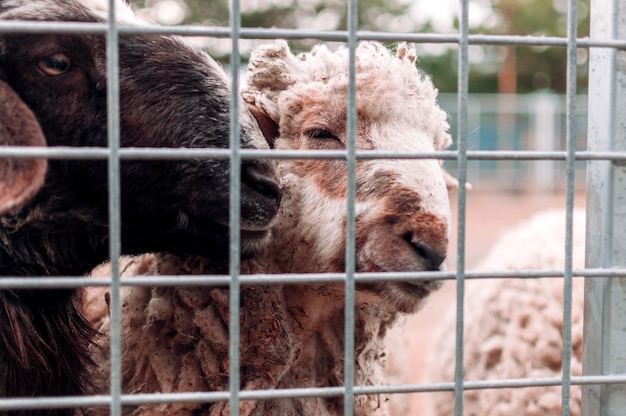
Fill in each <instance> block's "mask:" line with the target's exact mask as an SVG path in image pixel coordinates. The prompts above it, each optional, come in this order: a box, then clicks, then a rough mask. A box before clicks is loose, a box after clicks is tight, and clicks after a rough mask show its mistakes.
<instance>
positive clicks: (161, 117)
mask: <svg viewBox="0 0 626 416" xmlns="http://www.w3.org/2000/svg"><path fill="white" fill-rule="evenodd" d="M107 3H108V1H106V0H80V1H79V0H68V1H66V2H59V1H53V0H36V1H31V0H28V1H27V0H10V1H9V0H5V1H3V0H0V19H5V20H13V19H21V20H46V21H48V20H60V21H79V22H101V21H104V17H103V16H106V9H107V8H106V7H105V6H106V4H107ZM119 3H120V4H119V6H120V7H119V10H118V11H117V13H118V16H120V22H121V23H122V24H134V25H137V24H139V22H137V21H135V20H134V17H133V15H132V12H130V10H129V9H128V8H127V6H125V5H124V4H122V3H121V2H119ZM119 60H120V68H119V78H120V82H119V87H120V110H119V113H120V128H121V145H122V146H128V147H131V146H133V147H189V148H202V147H208V148H227V147H228V142H229V124H230V123H229V109H230V86H229V81H228V79H227V77H226V75H225V73H224V71H223V70H222V68H221V67H219V65H218V64H217V63H215V61H213V60H212V59H211V58H210V57H209V56H207V55H206V54H204V53H202V52H200V51H198V50H196V49H194V48H192V47H191V46H189V45H188V44H187V43H185V42H184V41H183V40H182V39H180V38H178V37H175V36H156V35H137V36H135V35H121V36H120V39H119ZM0 80H4V81H5V82H6V83H7V84H8V85H10V86H11V87H12V88H13V89H14V90H15V92H16V93H17V94H18V96H19V97H20V98H21V99H22V100H23V101H24V102H25V103H26V104H27V105H28V106H29V107H30V108H31V109H32V110H33V112H34V113H35V115H36V117H37V119H38V121H39V123H40V125H41V128H42V130H43V133H44V135H45V137H46V141H47V145H48V146H96V147H102V146H106V145H107V101H106V80H107V71H106V44H105V38H104V36H99V35H65V34H46V35H35V34H4V35H2V36H1V37H0ZM243 107H244V106H243V105H242V108H243ZM239 119H240V123H241V145H242V147H244V148H267V143H266V142H265V140H264V138H263V136H262V134H261V131H260V130H259V128H258V125H257V124H256V121H255V120H254V119H253V118H252V117H251V115H250V114H249V113H248V112H247V110H245V111H243V110H242V112H241V115H240V117H239ZM49 165H50V166H49V172H48V175H47V179H46V183H45V185H44V188H43V190H42V191H41V192H40V193H39V194H38V195H37V197H36V198H35V200H34V201H33V204H34V205H36V206H41V207H43V206H46V205H53V204H54V203H55V202H54V200H55V199H59V197H61V198H65V197H67V199H66V200H65V203H66V204H67V205H68V206H66V207H65V209H77V210H79V211H81V215H83V216H90V217H92V218H91V219H90V220H89V221H91V222H93V223H99V224H102V228H101V230H102V232H103V233H106V228H105V226H104V225H105V224H106V222H107V165H106V162H104V161H51V162H50V164H49ZM121 165H122V166H121V186H122V196H121V207H122V224H123V228H122V250H123V251H124V252H125V253H141V252H146V251H175V252H180V253H193V254H210V255H217V256H221V254H222V253H224V252H225V249H226V247H227V241H228V216H229V214H228V212H229V209H228V208H229V170H230V169H229V162H228V160H216V159H192V160H182V161H181V160H177V161H136V160H135V161H126V160H125V161H122V164H121ZM279 197H280V190H279V189H278V187H277V185H276V183H275V173H274V168H273V165H272V164H270V163H269V162H262V161H259V162H250V163H247V162H246V164H245V166H243V168H242V186H241V217H242V219H241V230H242V233H241V234H242V240H243V254H244V255H246V254H248V253H250V252H254V251H256V250H257V249H258V245H259V243H260V242H262V241H265V240H266V239H267V237H268V233H269V231H268V230H269V228H270V226H271V224H272V222H273V220H274V218H275V215H276V213H277V210H278V201H279ZM70 199H71V201H69V200H70ZM72 205H74V206H72ZM31 208H32V207H31ZM85 232H87V231H85ZM89 232H92V230H90V231H89ZM99 238H103V239H104V238H105V237H104V236H102V237H101V236H97V235H96V236H93V240H96V239H99ZM104 246H105V247H106V245H104Z"/></svg>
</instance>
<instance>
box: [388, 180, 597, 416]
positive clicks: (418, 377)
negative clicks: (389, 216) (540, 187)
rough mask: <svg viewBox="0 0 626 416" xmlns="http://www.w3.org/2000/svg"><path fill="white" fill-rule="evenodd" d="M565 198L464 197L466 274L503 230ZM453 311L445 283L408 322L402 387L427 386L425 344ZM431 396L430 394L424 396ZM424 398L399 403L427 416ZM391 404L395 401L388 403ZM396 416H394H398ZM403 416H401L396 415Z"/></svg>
mask: <svg viewBox="0 0 626 416" xmlns="http://www.w3.org/2000/svg"><path fill="white" fill-rule="evenodd" d="M451 204H452V209H453V226H454V229H453V230H452V236H451V237H452V241H451V243H452V244H451V246H450V251H449V253H450V256H449V259H448V262H447V266H448V270H455V269H456V251H457V244H456V240H457V229H456V225H457V218H458V216H457V206H458V201H457V200H456V199H455V198H454V196H453V198H452V200H451ZM574 204H575V205H576V206H577V207H584V206H585V195H584V192H579V193H577V194H576V196H575V199H574ZM564 207H565V195H564V194H563V193H527V192H526V193H510V192H501V191H500V192H495V191H478V190H470V191H468V193H467V209H466V231H465V232H466V235H465V241H466V244H465V260H466V261H465V264H466V267H465V269H466V270H472V266H473V265H475V264H476V263H477V262H478V261H480V260H481V259H482V258H483V257H484V256H485V255H486V254H487V252H488V250H489V249H490V247H491V246H492V245H493V244H494V242H495V241H496V240H497V239H498V237H499V236H500V235H501V234H502V233H503V232H505V231H506V230H507V229H510V228H511V227H513V226H515V225H516V224H518V223H519V222H521V221H523V220H525V219H527V218H529V217H531V216H532V215H533V214H534V213H536V212H540V211H543V210H546V209H550V208H564ZM455 305H456V284H455V283H454V282H452V281H450V282H446V283H445V284H444V286H443V288H442V289H440V290H439V291H438V292H436V293H434V294H433V295H431V297H430V299H429V300H428V302H427V303H426V305H425V306H424V308H423V309H422V310H421V311H420V312H419V313H418V314H416V315H413V316H411V317H409V318H408V320H407V322H406V323H405V324H404V325H403V335H404V336H405V337H406V339H408V340H409V350H410V354H409V358H408V360H409V362H408V363H406V364H407V365H409V366H410V367H411V368H413V369H414V372H413V373H412V374H414V379H412V380H410V381H407V383H411V384H412V383H426V382H432V380H428V379H427V378H426V377H425V376H424V374H423V373H422V371H421V369H423V368H425V366H426V364H427V359H428V358H427V357H428V354H429V352H430V348H431V347H430V344H429V340H430V339H432V335H433V333H434V332H433V331H434V330H435V328H437V324H438V320H439V319H440V318H441V317H442V316H444V315H445V313H446V311H447V310H448V309H449V308H455ZM430 394H432V393H430ZM428 395H429V393H416V394H411V395H403V396H401V397H399V398H400V399H402V400H403V401H404V400H408V401H409V403H410V406H409V407H410V409H411V411H410V412H409V413H408V414H410V415H415V416H428V414H429V412H428V411H426V410H425V409H428V407H429V406H428V403H429V398H428ZM394 400H398V399H397V398H394ZM399 416H400V415H399ZM402 416H403V415H402Z"/></svg>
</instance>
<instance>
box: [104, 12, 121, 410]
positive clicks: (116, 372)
mask: <svg viewBox="0 0 626 416" xmlns="http://www.w3.org/2000/svg"><path fill="white" fill-rule="evenodd" d="M115 12H116V10H115V0H109V22H108V27H107V34H106V36H107V39H106V48H107V58H106V59H107V116H108V118H107V127H108V141H109V143H108V144H109V158H108V169H109V170H108V176H109V256H110V258H111V260H112V261H111V287H110V293H111V302H110V312H109V313H110V319H111V332H110V333H111V340H110V343H111V344H110V345H111V348H110V354H111V356H110V360H111V376H110V377H111V378H110V390H111V405H110V412H111V416H119V415H121V412H122V405H121V398H120V397H121V394H122V382H121V379H122V377H121V338H122V337H121V307H120V279H119V278H120V276H119V263H118V261H117V259H118V258H119V257H120V255H121V215H120V199H121V197H120V158H119V148H120V119H119V114H120V101H119V100H120V97H119V93H120V91H119V89H120V88H119V50H118V40H119V33H118V29H117V23H116V20H115Z"/></svg>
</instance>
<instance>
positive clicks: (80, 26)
mask: <svg viewBox="0 0 626 416" xmlns="http://www.w3.org/2000/svg"><path fill="white" fill-rule="evenodd" d="M604 3H607V4H604ZM0 5H1V2H0ZM356 5H357V0H349V1H348V3H347V8H348V24H347V30H346V31H330V32H328V31H326V32H320V31H306V30H286V29H280V28H278V29H277V28H272V29H262V28H255V29H252V28H243V27H241V24H240V8H239V2H238V1H236V0H235V1H233V2H232V3H231V20H230V25H229V27H228V28H217V27H195V26H180V27H156V26H140V27H134V26H127V25H124V24H123V23H117V21H116V2H115V1H110V2H109V8H108V16H109V17H108V23H106V24H99V23H72V22H29V21H2V20H0V33H3V34H6V33H32V34H35V33H36V34H41V33H59V34H98V35H104V36H105V37H106V44H107V74H108V77H107V91H108V95H107V97H108V98H107V103H108V107H107V112H108V116H109V118H108V143H109V144H108V148H106V149H104V148H90V147H81V148H80V149H77V148H71V147H47V148H30V149H25V148H20V147H8V146H5V147H2V148H0V157H1V158H33V157H44V158H48V159H49V160H68V159H69V160H106V161H107V163H108V172H109V177H108V181H109V188H108V189H109V190H108V192H109V232H110V248H109V252H110V257H111V258H113V259H115V258H119V257H120V255H121V253H122V249H121V232H122V226H121V218H120V203H121V201H120V187H121V183H120V176H119V171H120V163H121V161H124V160H180V159H194V158H203V159H209V158H212V159H225V160H229V161H230V166H231V167H232V169H231V172H230V175H231V176H230V185H231V187H230V220H229V221H230V222H229V228H230V230H231V231H230V241H229V258H230V262H229V275H228V276H223V275H208V276H192V277H191V276H158V277H133V278H132V279H130V278H120V274H121V271H120V270H119V266H118V264H117V263H116V262H113V263H112V269H111V278H92V279H84V278H80V277H72V276H60V277H49V278H45V277H33V278H29V277H15V276H7V277H3V278H2V279H0V289H3V290H7V289H24V288H37V289H38V290H45V289H46V288H74V287H87V286H108V287H109V290H110V294H111V296H110V299H111V301H110V317H111V334H110V337H111V352H110V354H111V378H110V395H101V396H86V397H35V398H32V397H28V398H1V399H0V412H10V411H16V410H19V409H47V408H71V407H88V406H108V407H109V408H110V413H111V414H112V415H121V414H122V413H123V411H122V409H123V406H131V405H137V404H146V403H169V402H208V403H212V402H220V401H221V402H225V401H227V402H228V403H229V409H230V414H231V415H237V414H239V408H240V403H241V402H242V401H246V400H268V399H277V398H293V397H342V398H343V403H344V407H343V413H344V414H345V415H351V414H353V413H354V408H353V403H354V398H355V396H358V395H363V394H394V395H403V394H408V393H424V394H425V393H430V392H439V391H449V392H454V397H455V402H454V409H455V410H454V414H455V415H462V414H464V401H463V397H464V392H465V391H471V390H489V389H503V388H527V387H547V386H560V387H561V388H562V398H561V406H560V408H561V414H563V415H569V414H570V395H571V389H572V387H573V386H584V391H585V393H584V398H583V404H584V405H586V407H585V410H584V411H585V413H584V414H585V415H592V414H615V415H617V414H622V413H623V411H624V409H625V408H626V404H624V397H626V395H624V394H623V385H624V384H625V383H626V375H624V368H623V361H624V354H623V348H622V347H621V346H622V345H623V343H622V342H621V335H616V334H621V333H623V328H624V325H623V318H622V316H621V315H620V308H621V305H623V304H624V303H623V302H622V301H623V299H622V298H621V295H623V289H622V287H623V284H622V280H623V276H624V275H625V274H626V271H625V270H623V269H622V268H621V267H622V264H621V263H620V259H621V256H622V255H623V254H622V253H623V250H621V249H620V242H619V237H620V235H621V234H622V233H621V232H620V228H619V227H620V226H621V222H619V219H620V218H621V215H620V213H621V211H620V208H619V207H620V205H621V203H620V201H621V198H622V196H621V193H620V192H621V189H620V184H621V176H620V175H621V172H622V168H623V163H624V160H626V150H624V149H623V145H622V143H623V142H624V141H623V140H621V136H620V133H621V130H623V129H622V128H621V127H622V126H620V125H619V124H620V121H619V120H620V117H619V115H620V114H621V113H620V112H621V111H622V110H621V109H622V107H623V106H622V105H620V104H621V100H622V97H621V94H622V92H621V89H620V88H619V82H620V81H621V77H622V74H621V72H619V71H618V67H617V66H618V65H617V63H618V62H619V59H620V58H621V54H623V50H624V49H626V40H623V39H620V38H622V37H623V33H622V32H623V28H621V27H619V23H618V21H617V20H615V21H612V22H611V23H610V24H606V25H605V27H609V28H612V32H610V33H604V31H601V30H598V32H597V35H594V33H593V30H592V35H593V36H592V38H579V37H578V35H577V32H576V22H577V7H578V4H577V2H576V1H575V0H571V1H569V2H568V10H569V11H568V25H567V27H568V31H567V36H566V37H563V38H562V37H545V36H496V35H476V34H470V33H469V23H468V19H469V1H467V0H461V2H460V15H459V32H458V34H454V35H441V34H436V33H383V32H369V31H361V30H358V21H357V20H358V19H357V13H356ZM614 9H618V10H614ZM592 12H593V16H595V17H594V18H595V19H597V20H598V22H599V23H597V24H598V25H602V24H603V22H605V20H607V19H609V16H619V15H620V13H621V14H623V13H624V11H623V10H621V9H620V6H619V5H615V4H614V3H611V2H608V1H607V2H604V1H597V2H596V3H592ZM612 18H613V19H617V18H616V17H612ZM592 27H593V21H592ZM136 34H153V35H158V34H177V35H184V36H209V37H221V38H229V39H230V40H231V42H232V48H231V51H232V55H231V67H230V75H231V79H232V82H233V86H232V90H233V91H234V92H233V93H232V96H231V100H230V105H231V119H230V124H231V128H230V146H229V149H182V148H181V149H163V148H124V147H122V146H121V145H120V123H119V112H120V103H119V96H120V91H119V67H120V66H119V55H118V47H117V45H118V41H119V36H120V35H136ZM276 38H284V39H304V38H307V39H308V38H312V39H316V40H319V41H337V42H344V43H345V44H346V45H347V47H348V48H349V50H350V54H349V56H350V66H349V77H350V83H349V86H350V88H349V89H348V91H347V94H348V103H349V104H348V111H347V122H346V136H347V137H348V140H347V148H346V149H345V150H340V151H339V150H338V151H323V152H318V151H276V150H251V149H242V148H241V147H240V137H239V135H240V121H239V119H238V117H237V115H238V113H239V105H240V103H239V98H238V95H237V91H238V90H239V81H238V79H239V73H240V69H241V68H240V66H239V64H238V63H239V61H240V57H239V55H240V53H239V48H238V42H239V41H240V40H241V39H276ZM361 40H378V41H383V42H399V41H408V42H416V43H445V44H454V45H457V46H458V52H459V53H458V74H459V75H458V77H459V78H458V91H457V94H456V100H457V102H456V109H455V111H454V112H455V116H456V117H455V124H454V126H453V129H454V132H455V136H456V137H455V146H456V147H455V149H454V150H446V151H435V152H415V153H410V152H409V153H407V152H382V151H359V150H357V149H356V148H355V142H356V140H355V135H356V134H357V133H356V127H357V114H356V108H357V107H356V105H355V101H356V90H355V88H356V87H355V72H356V71H355V49H356V45H357V42H358V41H361ZM470 45H516V46H521V45H526V46H545V47H559V48H565V50H566V51H567V62H568V64H567V92H566V96H565V119H564V132H565V134H564V137H565V142H564V147H562V148H561V147H558V148H555V149H543V150H538V151H528V150H526V151H520V150H517V149H510V150H474V149H473V148H472V147H471V145H470V142H471V136H472V126H471V120H470V117H471V113H470V110H471V108H472V103H470V95H469V76H468V74H469V68H468V65H469V52H468V51H469V46H470ZM578 48H589V49H590V50H591V54H592V56H593V54H594V53H595V52H597V53H598V54H608V55H610V57H611V59H609V60H608V63H607V62H606V60H603V58H597V60H596V61H595V63H594V61H592V65H598V67H597V68H598V69H597V70H598V73H601V74H602V76H603V77H604V79H609V80H611V83H609V84H608V87H607V86H605V85H604V84H603V85H602V86H601V88H600V87H599V90H598V91H596V90H594V89H592V87H593V85H591V86H590V91H589V100H590V101H589V103H590V105H589V125H590V127H589V129H590V131H593V132H594V133H593V134H592V133H590V134H589V135H590V137H591V136H593V137H595V140H596V141H595V142H594V143H595V145H593V144H590V147H589V149H588V150H581V147H582V146H581V143H580V141H581V138H580V135H579V132H578V129H579V126H580V116H581V115H580V109H579V107H580V102H577V90H576V60H577V49H578ZM594 69H595V67H594V68H592V70H591V71H590V72H591V73H593V71H594ZM596 82H598V83H600V81H596ZM605 87H607V88H608V90H607V89H606V88H605ZM604 94H607V95H610V98H609V99H608V101H609V102H610V105H609V106H608V108H606V107H605V106H604V105H600V102H601V101H604V100H605V99H607V98H605V96H604ZM594 109H596V110H597V111H594ZM605 118H607V119H605ZM594 129H595V130H594ZM613 130H615V132H617V133H615V132H614V131H613ZM258 158H263V159H275V160H281V159H297V158H312V159H324V158H333V159H337V160H345V161H346V162H347V166H348V175H347V178H348V179H347V201H346V204H347V207H348V209H347V212H348V216H347V218H346V232H345V235H346V242H345V257H346V259H347V261H346V266H345V272H344V273H331V274H328V273H308V274H289V275H271V274H267V275H259V274H255V275H244V274H241V271H240V270H239V265H240V260H241V252H240V246H239V241H240V219H241V218H240V198H241V195H240V193H239V189H240V184H241V170H240V166H241V162H242V161H246V160H253V159H258ZM376 158H378V159H432V158H437V159H443V160H445V161H449V162H450V164H451V165H452V166H453V167H454V168H455V169H456V176H457V178H458V180H459V182H460V184H461V186H459V188H458V190H457V191H456V193H457V195H456V201H457V207H456V209H457V212H458V216H457V219H456V230H457V233H458V235H457V236H456V239H457V241H458V245H457V251H456V253H453V254H451V255H453V256H455V264H456V269H455V270H454V271H441V272H404V273H392V272H387V273H382V272H380V273H359V272H357V271H356V269H355V250H356V237H355V222H356V215H355V209H354V207H355V193H356V190H355V186H356V183H355V182H356V179H355V169H356V161H357V160H361V159H364V160H365V159H376ZM472 161H516V162H519V163H524V162H528V161H558V162H560V163H562V166H563V170H562V171H559V173H558V174H556V175H557V176H561V175H562V178H564V179H565V183H564V189H565V196H564V197H565V201H564V205H565V208H566V209H565V212H566V230H567V232H566V236H565V241H566V244H565V246H564V247H563V250H564V251H565V262H564V264H563V268H562V269H559V270H556V271H555V270H535V271H529V270H524V271H516V272H512V271H498V272H477V271H472V270H468V267H467V261H466V247H467V244H471V241H467V239H466V228H467V226H466V221H467V219H466V210H467V192H468V190H467V189H466V187H465V186H462V185H463V184H465V183H466V182H468V164H470V163H471V162H472ZM581 162H587V163H588V166H589V167H590V168H589V169H597V171H598V172H596V170H593V172H594V173H593V174H590V176H589V179H588V182H587V192H588V193H589V197H588V198H589V201H590V202H589V207H590V209H591V211H592V212H590V213H589V216H590V218H591V219H590V220H588V224H589V230H588V240H589V241H590V242H591V243H590V244H591V247H592V248H591V249H590V250H588V253H587V259H588V260H587V264H588V267H587V268H585V269H574V268H573V266H572V264H573V260H572V238H573V237H572V221H573V217H572V215H573V210H574V198H575V189H576V184H577V181H578V182H580V179H581V178H580V176H581V174H582V170H581ZM597 175H605V176H603V177H602V179H601V180H600V181H598V180H597V179H596V177H597ZM598 188H602V189H601V190H600V189H598ZM598 194H601V197H597V195H598ZM607 235H608V236H610V238H608V240H609V241H607ZM607 269H610V270H607ZM503 277H504V278H539V277H542V278H551V279H563V282H564V289H563V294H564V296H563V298H564V305H563V328H562V339H563V344H562V345H563V347H562V357H561V361H562V363H570V362H571V354H572V348H571V344H572V333H571V332H572V328H571V315H572V307H573V305H572V285H573V279H574V278H581V277H582V278H586V279H587V281H588V282H591V283H587V285H588V288H587V293H588V294H589V295H590V296H593V298H592V300H591V301H590V302H591V303H587V304H586V310H585V319H586V329H585V331H586V332H585V354H586V355H587V356H588V357H589V358H587V359H588V364H587V371H586V372H585V375H582V376H574V375H572V374H571V368H570V366H569V365H568V364H564V365H563V366H562V368H561V374H560V376H558V377H551V378H520V379H504V380H466V379H465V378H464V372H465V371H464V363H465V357H464V350H463V345H464V342H466V340H465V331H464V322H465V319H464V312H463V311H464V303H465V291H464V288H465V282H466V281H467V280H475V279H494V278H503ZM407 279H412V280H416V281H417V280H432V279H440V280H449V281H455V283H456V288H457V291H456V296H457V298H456V310H457V316H456V334H455V338H456V353H455V362H456V364H455V377H454V380H450V381H448V382H424V383H415V384H402V385H385V386H362V385H355V384H354V372H355V369H354V361H355V357H354V331H355V316H354V305H355V291H356V285H357V284H358V283H366V282H378V281H402V280H407ZM294 282H298V283H321V284H325V283H342V284H344V285H345V299H344V301H345V311H346V312H345V321H344V337H345V348H344V351H343V353H344V354H345V355H344V363H345V364H344V379H343V383H342V385H341V386H318V387H315V388H292V389H279V390H242V389H241V387H240V386H241V380H240V378H239V374H240V367H241V363H240V360H239V344H240V326H239V323H240V322H239V308H240V302H241V298H240V293H241V287H242V286H243V285H250V284H289V283H294ZM594 282H595V283H594ZM597 282H603V283H602V284H598V283H597ZM142 285H143V286H171V285H177V286H185V285H187V286H194V287H195V286H206V287H213V286H228V287H229V292H230V298H229V316H230V319H229V328H228V329H229V334H230V336H229V341H230V342H229V364H228V365H229V390H228V391H222V392H215V391H214V392H189V393H154V394H124V393H123V386H122V384H121V372H122V368H121V355H122V351H121V344H122V343H121V336H122V334H121V332H120V331H121V330H120V328H121V319H122V316H121V305H120V289H121V288H122V287H123V286H142ZM607 295H610V296H611V297H610V299H608V300H607V299H606V297H607ZM607 302H608V303H607ZM598 311H602V312H601V314H600V315H598V313H599V312H598ZM587 328H589V329H587ZM620 331H621V332H620ZM598 343H599V345H598Z"/></svg>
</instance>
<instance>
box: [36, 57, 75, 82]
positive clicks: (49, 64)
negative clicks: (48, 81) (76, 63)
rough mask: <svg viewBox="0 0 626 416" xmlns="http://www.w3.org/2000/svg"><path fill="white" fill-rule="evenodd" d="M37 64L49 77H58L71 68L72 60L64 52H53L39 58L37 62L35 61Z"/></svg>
mask: <svg viewBox="0 0 626 416" xmlns="http://www.w3.org/2000/svg"><path fill="white" fill-rule="evenodd" d="M37 66H38V67H39V69H40V70H41V71H42V72H43V73H44V74H46V75H48V76H51V77H58V76H59V75H63V74H65V73H66V72H68V71H69V70H70V69H72V61H71V60H70V58H69V57H68V56H67V55H65V54H62V53H55V54H52V55H49V56H46V57H45V58H41V59H40V60H39V62H37Z"/></svg>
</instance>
